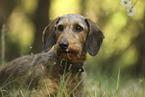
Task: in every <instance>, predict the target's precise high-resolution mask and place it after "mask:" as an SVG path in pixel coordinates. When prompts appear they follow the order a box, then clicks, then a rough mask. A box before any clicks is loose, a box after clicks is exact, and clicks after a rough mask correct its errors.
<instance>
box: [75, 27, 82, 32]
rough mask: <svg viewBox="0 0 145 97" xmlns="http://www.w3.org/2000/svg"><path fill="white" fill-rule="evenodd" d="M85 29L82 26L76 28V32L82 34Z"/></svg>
mask: <svg viewBox="0 0 145 97" xmlns="http://www.w3.org/2000/svg"><path fill="white" fill-rule="evenodd" d="M82 30H83V28H82V27H81V26H76V27H75V32H81V31H82Z"/></svg>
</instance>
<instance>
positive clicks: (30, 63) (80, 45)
mask: <svg viewBox="0 0 145 97" xmlns="http://www.w3.org/2000/svg"><path fill="white" fill-rule="evenodd" d="M103 38H104V35H103V33H102V31H101V30H100V28H99V27H98V26H97V25H96V24H95V23H94V22H93V21H92V20H90V19H88V18H85V17H83V16H81V15H78V14H67V15H63V16H61V17H58V18H56V19H55V20H53V21H52V22H51V23H50V24H49V25H48V26H47V27H46V28H45V29H44V31H43V44H44V46H43V52H42V53H39V54H34V55H28V56H23V57H20V58H17V59H15V60H13V61H11V62H9V63H8V64H6V65H3V66H2V67H1V68H0V90H1V94H2V93H4V92H6V91H7V92H6V93H4V94H9V95H10V94H11V93H10V89H13V88H14V87H15V88H16V89H18V91H19V90H22V89H23V88H24V87H25V88H26V89H29V90H30V91H31V93H30V96H31V97H32V95H34V94H35V93H37V92H38V91H37V90H39V96H42V94H43V96H44V97H46V96H48V97H55V96H57V97H61V96H65V97H70V96H71V97H81V96H83V94H84V93H83V74H84V67H83V65H84V62H85V60H86V54H87V52H88V53H89V54H90V55H91V56H95V55H96V54H97V53H98V51H99V49H100V46H101V44H102V42H103ZM19 95H21V93H20V94H19Z"/></svg>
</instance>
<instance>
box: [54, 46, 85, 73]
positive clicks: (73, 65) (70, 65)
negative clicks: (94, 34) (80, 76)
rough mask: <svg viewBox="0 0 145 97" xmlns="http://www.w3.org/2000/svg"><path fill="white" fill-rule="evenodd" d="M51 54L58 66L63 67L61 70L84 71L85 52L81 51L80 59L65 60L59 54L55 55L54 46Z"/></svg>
mask: <svg viewBox="0 0 145 97" xmlns="http://www.w3.org/2000/svg"><path fill="white" fill-rule="evenodd" d="M53 55H54V58H55V59H56V60H57V62H58V64H59V66H61V67H62V68H63V70H66V71H68V72H69V71H71V72H84V66H83V65H84V62H85V60H86V52H84V53H82V55H81V59H79V60H80V61H78V62H72V61H68V60H65V59H63V58H60V57H59V56H57V55H56V53H55V48H53Z"/></svg>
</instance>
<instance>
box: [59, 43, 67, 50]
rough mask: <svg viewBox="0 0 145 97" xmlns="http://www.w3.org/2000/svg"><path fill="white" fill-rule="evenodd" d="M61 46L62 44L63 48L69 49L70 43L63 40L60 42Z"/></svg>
mask: <svg viewBox="0 0 145 97" xmlns="http://www.w3.org/2000/svg"><path fill="white" fill-rule="evenodd" d="M59 46H60V48H61V49H67V48H68V46H69V43H68V42H66V41H61V42H60V43H59Z"/></svg>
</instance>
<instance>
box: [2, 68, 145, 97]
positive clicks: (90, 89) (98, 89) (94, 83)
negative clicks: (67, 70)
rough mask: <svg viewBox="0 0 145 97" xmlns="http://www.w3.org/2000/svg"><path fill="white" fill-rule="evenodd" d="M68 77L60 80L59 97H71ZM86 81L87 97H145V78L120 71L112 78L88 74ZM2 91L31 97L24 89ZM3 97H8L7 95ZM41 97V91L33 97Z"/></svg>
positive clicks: (92, 73) (100, 74)
mask: <svg viewBox="0 0 145 97" xmlns="http://www.w3.org/2000/svg"><path fill="white" fill-rule="evenodd" d="M66 76H67V75H66ZM66 76H63V77H62V78H60V79H61V84H60V88H59V92H58V95H57V97H63V94H65V96H66V97H69V96H68V95H69V94H68V93H66V92H65V88H66V84H67V83H68V80H69V77H68V79H67V80H64V79H65V78H66ZM84 81H85V92H86V97H145V92H144V91H145V80H144V78H143V77H142V78H136V77H131V76H122V75H121V72H120V69H119V70H118V72H116V73H114V74H113V75H111V76H110V75H109V76H108V74H107V73H102V72H99V71H97V72H94V71H92V72H87V75H86V76H85V77H84ZM46 89H47V88H46ZM0 91H1V93H2V94H4V93H6V94H10V95H11V96H10V97H18V95H19V97H30V96H29V91H28V90H27V89H23V88H20V89H18V90H15V89H14V90H13V91H6V90H2V89H1V88H0ZM48 92H49V91H48ZM72 92H73V90H72ZM38 95H39V96H38ZM1 96H2V97H6V96H5V95H1ZM40 96H41V97H45V96H43V94H42V93H41V92H40V91H39V90H35V91H33V96H31V97H40Z"/></svg>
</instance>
